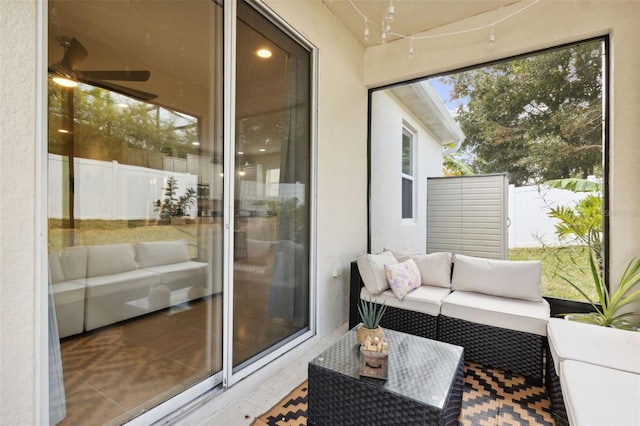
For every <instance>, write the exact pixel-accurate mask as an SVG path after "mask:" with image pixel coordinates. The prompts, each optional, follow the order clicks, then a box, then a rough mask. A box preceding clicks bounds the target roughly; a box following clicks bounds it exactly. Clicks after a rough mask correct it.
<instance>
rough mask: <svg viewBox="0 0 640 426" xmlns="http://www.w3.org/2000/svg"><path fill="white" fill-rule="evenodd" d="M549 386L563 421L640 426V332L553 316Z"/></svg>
mask: <svg viewBox="0 0 640 426" xmlns="http://www.w3.org/2000/svg"><path fill="white" fill-rule="evenodd" d="M547 331H548V337H549V355H550V356H548V357H547V372H546V374H547V377H546V383H547V389H548V392H549V396H550V397H551V404H552V409H553V414H554V417H555V418H556V424H558V425H567V424H571V425H587V424H588V425H616V426H623V425H640V405H639V404H638V402H639V401H640V333H638V332H634V331H626V330H617V329H613V328H608V327H600V326H596V325H591V324H584V323H580V322H575V321H568V320H565V319H558V318H552V319H551V320H550V321H549V323H548V325H547Z"/></svg>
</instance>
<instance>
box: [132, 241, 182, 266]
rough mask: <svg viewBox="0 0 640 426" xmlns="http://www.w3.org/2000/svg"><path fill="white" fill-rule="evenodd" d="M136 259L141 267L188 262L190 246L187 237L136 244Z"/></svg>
mask: <svg viewBox="0 0 640 426" xmlns="http://www.w3.org/2000/svg"><path fill="white" fill-rule="evenodd" d="M136 260H137V261H138V263H139V264H140V267H141V268H148V267H151V266H159V265H170V264H172V263H180V262H187V261H189V260H191V258H190V257H189V247H188V246H187V240H186V238H182V239H180V240H175V241H149V242H144V243H137V244H136Z"/></svg>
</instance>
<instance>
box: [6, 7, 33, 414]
mask: <svg viewBox="0 0 640 426" xmlns="http://www.w3.org/2000/svg"><path fill="white" fill-rule="evenodd" d="M0 43H1V46H0V52H1V55H2V57H1V59H0V117H1V120H0V182H2V185H0V341H1V342H2V343H0V423H1V424H14V425H18V424H20V425H28V424H36V423H39V421H38V417H37V416H36V413H35V408H36V404H35V401H36V398H37V396H36V389H35V380H34V378H35V375H36V374H38V373H39V370H38V369H37V368H36V358H37V353H38V349H39V346H38V343H37V341H36V339H37V337H38V336H39V335H38V334H37V333H36V322H37V321H39V320H40V317H41V316H40V315H38V314H37V311H38V309H37V308H39V306H40V305H39V304H38V303H39V302H40V299H39V298H38V297H37V292H36V291H35V283H36V278H39V275H38V273H37V266H38V263H37V262H36V257H35V251H36V244H35V243H36V238H37V235H36V224H35V210H36V203H37V195H36V193H37V190H36V142H35V140H36V133H35V131H36V126H35V108H36V102H35V99H36V89H35V81H36V78H35V73H36V62H35V58H36V6H35V2H33V1H26V0H9V1H3V2H0Z"/></svg>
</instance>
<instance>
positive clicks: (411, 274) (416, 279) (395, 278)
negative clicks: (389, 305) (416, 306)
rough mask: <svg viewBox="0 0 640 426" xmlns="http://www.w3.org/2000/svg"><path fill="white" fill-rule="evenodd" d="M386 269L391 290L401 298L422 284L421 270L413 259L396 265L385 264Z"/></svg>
mask: <svg viewBox="0 0 640 426" xmlns="http://www.w3.org/2000/svg"><path fill="white" fill-rule="evenodd" d="M384 271H385V274H386V275H387V281H388V282H389V287H391V291H392V292H393V294H395V295H396V297H397V298H398V299H400V300H402V299H404V297H405V296H406V295H407V294H408V293H409V292H410V291H411V290H414V289H416V288H418V287H420V285H421V280H420V270H418V266H416V262H414V260H413V259H409V260H406V261H404V262H402V263H396V264H395V265H384Z"/></svg>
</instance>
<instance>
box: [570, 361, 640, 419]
mask: <svg viewBox="0 0 640 426" xmlns="http://www.w3.org/2000/svg"><path fill="white" fill-rule="evenodd" d="M561 370H562V375H561V376H560V386H561V387H562V396H563V399H564V403H565V406H566V409H567V418H568V420H569V424H571V425H603V426H605V425H606V426H609V425H616V426H624V425H629V426H631V425H634V426H637V425H640V404H638V401H640V375H638V374H634V373H629V372H628V371H620V370H616V369H613V368H606V367H602V366H599V365H593V364H589V363H585V362H580V361H573V360H566V361H562V365H561Z"/></svg>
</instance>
